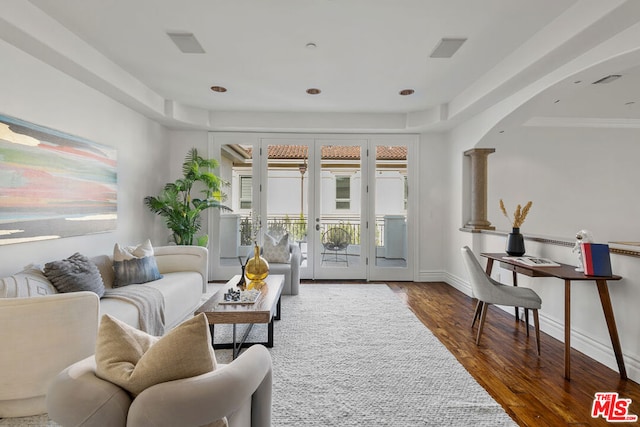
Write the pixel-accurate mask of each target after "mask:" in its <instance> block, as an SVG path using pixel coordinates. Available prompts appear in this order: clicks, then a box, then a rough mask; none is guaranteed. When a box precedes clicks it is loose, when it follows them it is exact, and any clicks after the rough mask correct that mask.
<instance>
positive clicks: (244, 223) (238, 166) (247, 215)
mask: <svg viewBox="0 0 640 427" xmlns="http://www.w3.org/2000/svg"><path fill="white" fill-rule="evenodd" d="M220 153H221V161H220V174H221V177H222V179H224V180H225V181H226V182H228V183H229V186H227V187H226V188H225V193H226V194H227V200H226V203H227V205H228V206H229V207H230V208H231V209H232V212H223V213H220V222H219V224H220V226H219V233H218V250H219V268H221V269H222V270H223V271H225V270H228V271H229V273H226V275H227V276H228V275H230V274H231V275H233V274H239V272H240V262H241V261H244V259H245V258H246V256H247V254H248V253H249V252H250V250H251V248H252V241H251V239H252V236H251V221H252V216H253V215H254V214H253V212H255V211H256V209H257V202H258V201H257V200H254V199H257V197H256V196H257V195H256V191H255V187H256V185H257V184H258V183H256V182H255V181H256V180H255V179H254V168H253V164H254V162H253V154H254V145H253V144H223V145H222V146H221V150H220Z"/></svg>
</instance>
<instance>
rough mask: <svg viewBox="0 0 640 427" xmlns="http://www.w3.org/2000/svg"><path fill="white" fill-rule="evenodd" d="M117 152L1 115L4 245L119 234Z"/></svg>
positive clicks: (0, 230)
mask: <svg viewBox="0 0 640 427" xmlns="http://www.w3.org/2000/svg"><path fill="white" fill-rule="evenodd" d="M116 160H117V159H116V150H115V149H114V148H112V147H108V146H105V145H100V144H96V143H93V142H91V141H87V140H85V139H83V138H79V137H77V136H73V135H69V134H65V133H63V132H59V131H56V130H53V129H49V128H46V127H43V126H39V125H36V124H33V123H29V122H25V121H23V120H20V119H16V118H12V117H8V116H3V115H0V245H8V244H13V243H23V242H31V241H38V240H48V239H59V238H62V237H70V236H79V235H84V234H91V233H100V232H107V231H112V230H115V228H116V225H117V213H118V206H117V197H116V196H117V168H116Z"/></svg>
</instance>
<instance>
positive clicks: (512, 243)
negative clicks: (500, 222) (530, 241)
mask: <svg viewBox="0 0 640 427" xmlns="http://www.w3.org/2000/svg"><path fill="white" fill-rule="evenodd" d="M505 252H506V253H507V255H511V256H522V255H524V236H523V235H522V234H520V229H519V228H515V227H514V228H513V230H511V233H509V234H507V245H506V250H505Z"/></svg>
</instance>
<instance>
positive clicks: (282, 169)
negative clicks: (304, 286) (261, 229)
mask: <svg viewBox="0 0 640 427" xmlns="http://www.w3.org/2000/svg"><path fill="white" fill-rule="evenodd" d="M299 142H300V141H296V140H284V141H283V140H263V153H264V150H265V149H266V152H267V189H266V204H267V222H266V228H265V231H266V232H267V233H268V234H269V235H270V236H271V237H273V239H274V240H276V241H277V240H279V239H281V238H282V236H284V235H285V234H288V236H289V237H288V238H289V242H290V243H291V244H294V245H297V246H298V247H299V248H300V251H301V265H300V268H301V276H302V277H303V278H310V275H309V274H308V272H307V268H308V258H307V257H308V252H309V251H308V249H309V248H308V239H307V234H308V233H307V224H308V212H309V209H308V201H309V151H310V147H311V146H310V145H309V144H304V143H303V144H300V143H299ZM302 142H304V141H302ZM265 146H266V147H265Z"/></svg>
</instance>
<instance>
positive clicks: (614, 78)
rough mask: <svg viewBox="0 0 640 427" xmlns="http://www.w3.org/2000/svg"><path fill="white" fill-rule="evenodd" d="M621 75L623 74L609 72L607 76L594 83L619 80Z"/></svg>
mask: <svg viewBox="0 0 640 427" xmlns="http://www.w3.org/2000/svg"><path fill="white" fill-rule="evenodd" d="M620 77H622V75H621V74H609V75H608V76H607V77H603V78H601V79H600V80H596V81H595V82H593V83H592V84H594V85H600V84H605V83H611V82H612V81H614V80H618V79H619V78H620Z"/></svg>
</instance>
